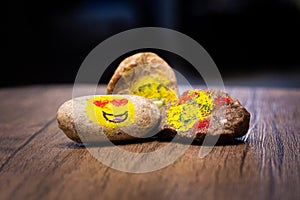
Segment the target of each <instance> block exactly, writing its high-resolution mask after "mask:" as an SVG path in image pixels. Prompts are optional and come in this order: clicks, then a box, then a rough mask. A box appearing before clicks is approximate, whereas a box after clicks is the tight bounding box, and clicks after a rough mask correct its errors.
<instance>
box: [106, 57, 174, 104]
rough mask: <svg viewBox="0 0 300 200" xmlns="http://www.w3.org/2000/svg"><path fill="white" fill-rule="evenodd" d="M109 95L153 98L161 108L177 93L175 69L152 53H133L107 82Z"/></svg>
mask: <svg viewBox="0 0 300 200" xmlns="http://www.w3.org/2000/svg"><path fill="white" fill-rule="evenodd" d="M106 93H107V94H131V95H138V96H143V97H146V98H149V99H151V100H152V101H153V102H154V103H155V104H156V105H158V106H159V107H162V106H163V105H165V104H166V102H168V101H170V100H174V99H176V98H177V96H178V87H177V80H176V76H175V73H174V71H173V69H172V68H171V67H170V66H169V65H168V63H167V62H166V61H165V60H163V59H162V58H161V57H159V56H158V55H156V54H155V53H152V52H142V53H137V54H134V55H132V56H130V57H128V58H126V59H125V60H123V61H122V62H121V63H120V64H119V66H118V68H117V69H116V71H115V73H114V75H113V76H112V78H111V80H110V81H109V83H108V85H107V92H106Z"/></svg>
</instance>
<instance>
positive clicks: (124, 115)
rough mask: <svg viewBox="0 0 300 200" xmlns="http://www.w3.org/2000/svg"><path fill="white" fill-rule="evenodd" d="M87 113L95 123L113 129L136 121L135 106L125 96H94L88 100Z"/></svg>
mask: <svg viewBox="0 0 300 200" xmlns="http://www.w3.org/2000/svg"><path fill="white" fill-rule="evenodd" d="M86 114H87V116H88V118H89V119H90V120H91V121H93V122H94V123H96V124H99V125H101V126H104V127H108V128H112V129H113V128H116V127H119V126H120V127H122V126H129V125H130V124H132V123H134V119H135V107H134V105H133V103H132V101H131V100H128V99H126V98H123V97H117V96H94V97H92V98H90V99H88V100H87V102H86Z"/></svg>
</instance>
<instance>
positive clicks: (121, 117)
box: [102, 110, 128, 123]
mask: <svg viewBox="0 0 300 200" xmlns="http://www.w3.org/2000/svg"><path fill="white" fill-rule="evenodd" d="M102 115H103V117H104V118H105V119H106V121H109V122H112V123H121V122H124V121H125V120H126V119H127V118H128V111H125V112H124V113H122V114H118V115H114V114H110V113H107V112H104V111H103V110H102Z"/></svg>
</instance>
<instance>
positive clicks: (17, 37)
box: [0, 0, 300, 87]
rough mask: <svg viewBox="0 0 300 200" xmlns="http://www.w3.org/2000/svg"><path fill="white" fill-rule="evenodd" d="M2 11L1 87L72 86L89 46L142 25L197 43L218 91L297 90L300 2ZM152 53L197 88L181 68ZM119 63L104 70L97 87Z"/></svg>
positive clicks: (80, 5)
mask: <svg viewBox="0 0 300 200" xmlns="http://www.w3.org/2000/svg"><path fill="white" fill-rule="evenodd" d="M6 12H7V14H6V17H5V19H6V23H4V25H3V26H2V32H4V34H5V37H4V39H5V41H4V47H5V48H4V52H5V53H3V54H2V55H4V60H3V61H4V62H3V65H2V72H1V84H0V86H1V87H4V86H17V85H28V84H44V83H50V84H54V83H73V81H74V79H75V76H76V73H77V70H78V68H79V67H80V65H81V63H82V61H83V60H84V58H85V57H86V56H87V54H88V53H89V52H90V51H91V50H92V49H93V48H94V47H95V46H97V45H98V44H99V43H100V42H102V41H103V40H105V39H107V38H108V37H110V36H113V35H114V34H117V33H119V32H121V31H125V30H128V29H132V28H137V27H144V26H157V27H165V28H171V29H174V30H177V31H180V32H182V33H184V34H186V35H188V36H190V37H192V38H193V39H195V40H196V41H198V42H199V43H200V44H201V45H202V46H203V47H204V48H205V49H206V50H207V51H208V53H209V54H210V55H211V57H212V59H213V60H214V61H215V63H216V64H217V66H218V68H219V70H220V72H221V74H222V76H223V78H224V80H225V84H228V85H230V84H238V85H251V86H252V85H254V86H260V85H262V86H283V87H300V82H299V80H300V75H299V74H300V72H299V66H300V54H299V52H300V51H299V47H300V31H299V27H300V26H299V25H300V0H266V1H264V0H198V1H196V0H185V1H179V0H173V1H172V0H165V1H163V0H143V1H133V0H125V1H116V0H111V1H108V0H107V1H96V0H67V1H59V0H52V1H49V0H45V1H22V0H15V1H9V2H8V4H7V9H6ZM2 47H3V46H2ZM154 51H156V50H154ZM156 52H157V53H159V54H160V55H161V56H162V57H163V58H165V59H166V60H167V61H168V62H169V63H170V64H171V66H172V67H174V68H175V69H178V70H179V71H181V72H184V74H185V75H187V76H189V74H190V76H191V79H193V80H194V81H195V82H197V76H195V75H194V73H193V72H194V71H193V67H192V66H189V64H188V63H187V62H185V61H184V60H182V59H180V58H178V57H176V55H172V54H170V53H168V52H162V51H156ZM120 56H121V55H120ZM124 57H126V55H123V56H122V57H121V58H119V59H118V60H116V61H115V62H114V63H112V65H111V66H110V68H109V69H108V70H107V72H106V73H105V76H104V77H103V78H102V79H101V82H102V83H106V82H107V81H108V80H109V78H110V76H111V74H112V72H113V70H114V69H115V68H116V67H117V65H118V62H120V60H121V59H123V58H124Z"/></svg>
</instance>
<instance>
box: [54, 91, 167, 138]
mask: <svg viewBox="0 0 300 200" xmlns="http://www.w3.org/2000/svg"><path fill="white" fill-rule="evenodd" d="M114 96H118V97H123V98H126V99H128V100H131V101H132V103H133V105H134V107H135V120H134V123H132V124H130V125H128V126H123V127H116V128H114V129H110V128H108V127H103V126H100V125H99V124H96V123H94V122H92V121H91V120H90V119H89V118H88V117H87V114H86V110H85V107H86V102H87V100H88V99H90V98H91V97H93V96H83V97H78V98H75V99H71V100H69V101H67V102H65V103H64V104H63V105H61V106H60V108H59V109H58V111H57V121H58V125H59V128H60V129H61V130H63V132H64V133H65V134H66V136H68V137H69V138H70V139H72V140H73V141H75V142H79V143H81V142H101V141H105V140H107V139H106V138H108V139H109V140H126V139H134V138H137V137H147V134H153V133H157V132H158V124H159V122H160V120H161V119H160V111H159V110H158V108H157V106H156V105H155V104H153V103H152V102H151V101H150V100H149V99H146V98H143V97H139V96H130V95H114ZM106 136H107V137H106Z"/></svg>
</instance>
